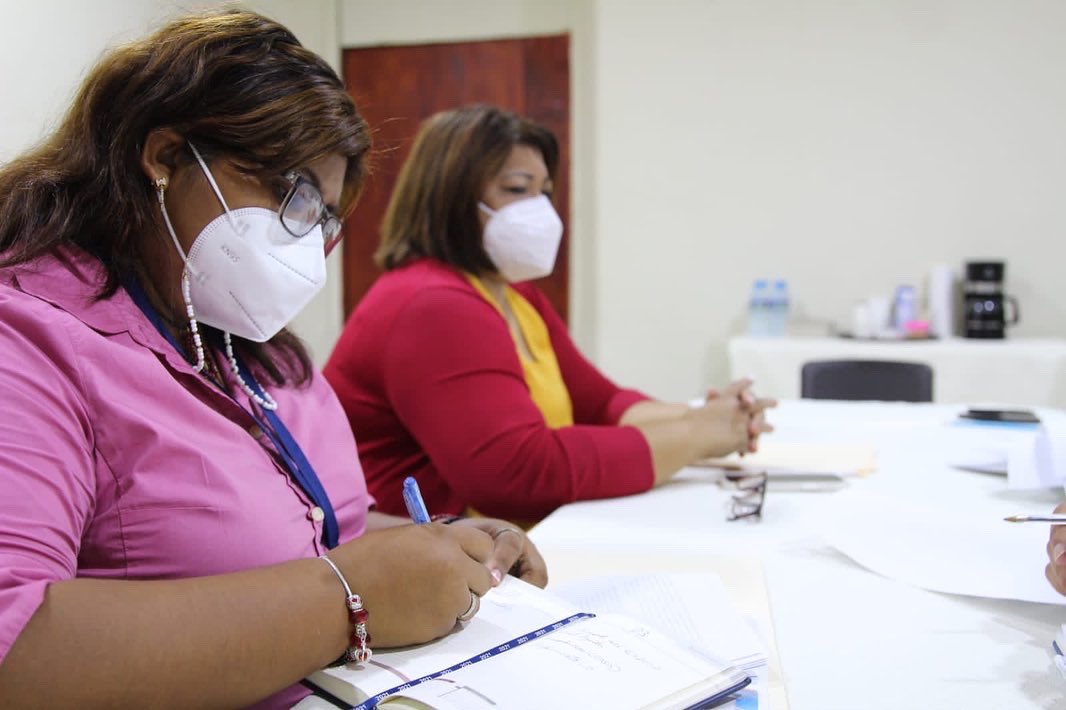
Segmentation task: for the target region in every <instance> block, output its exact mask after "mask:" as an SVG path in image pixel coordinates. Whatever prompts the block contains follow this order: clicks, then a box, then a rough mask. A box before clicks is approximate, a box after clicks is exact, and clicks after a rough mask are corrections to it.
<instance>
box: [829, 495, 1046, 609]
mask: <svg viewBox="0 0 1066 710" xmlns="http://www.w3.org/2000/svg"><path fill="white" fill-rule="evenodd" d="M819 517H820V520H819V524H818V525H819V527H820V528H821V531H822V534H823V535H824V537H825V540H826V541H827V542H828V543H829V544H831V545H832V546H833V547H835V548H837V549H838V550H840V551H841V552H843V553H844V554H845V555H847V556H848V557H850V558H852V559H853V560H854V561H856V562H857V563H859V564H860V565H862V566H863V567H866V568H867V569H870V570H872V571H874V572H877V573H878V574H881V575H884V576H886V577H890V578H892V579H897V580H899V581H902V582H905V583H907V584H912V585H914V586H917V587H922V588H924V589H929V590H933V591H937V592H947V593H949V594H965V595H969V596H977V597H990V598H995V599H1019V600H1023V601H1031V602H1044V603H1048V604H1060V605H1066V597H1063V596H1061V595H1060V594H1058V592H1056V591H1055V590H1054V589H1053V588H1052V587H1051V585H1050V584H1048V582H1047V580H1046V579H1045V578H1044V565H1045V564H1047V553H1046V551H1045V544H1046V542H1047V538H1048V526H1046V525H1041V524H1037V523H1022V524H1012V523H1007V522H1004V521H1003V520H1002V516H1001V515H996V514H993V513H990V512H989V511H988V510H982V511H980V512H977V511H975V512H972V513H966V512H944V511H943V510H938V509H937V508H935V507H934V506H933V505H931V504H927V505H923V504H920V503H915V502H912V501H902V500H898V499H893V498H887V497H884V496H877V495H874V494H872V493H866V492H856V491H848V492H844V493H839V494H837V495H835V496H834V497H833V500H832V505H827V506H824V508H823V509H822V511H821V513H820V515H819Z"/></svg>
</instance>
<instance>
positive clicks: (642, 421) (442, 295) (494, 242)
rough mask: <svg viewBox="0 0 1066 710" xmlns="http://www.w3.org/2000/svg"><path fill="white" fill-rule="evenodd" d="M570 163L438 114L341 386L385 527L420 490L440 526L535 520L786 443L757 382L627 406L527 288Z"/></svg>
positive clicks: (514, 137) (472, 112)
mask: <svg viewBox="0 0 1066 710" xmlns="http://www.w3.org/2000/svg"><path fill="white" fill-rule="evenodd" d="M558 156H559V152H558V146H557V144H556V141H555V138H554V136H552V134H551V133H550V132H549V131H547V130H546V129H544V128H542V127H540V126H538V125H536V124H534V123H532V122H530V121H528V120H525V119H522V118H520V117H518V116H516V115H514V114H511V113H508V112H505V111H502V110H500V109H497V108H493V107H489V106H471V107H466V108H462V109H458V110H454V111H447V112H444V113H440V114H437V115H435V116H433V117H431V118H430V119H428V120H427V121H426V123H425V124H424V125H423V126H422V129H421V131H420V132H419V134H418V137H417V138H416V139H415V144H414V146H413V148H412V151H411V155H410V158H409V159H408V161H407V163H406V164H405V165H404V167H403V170H402V171H401V173H400V176H399V179H398V182H397V184H396V189H395V191H394V193H393V196H392V200H391V202H390V204H389V207H388V210H387V212H386V214H385V220H384V223H383V225H382V242H381V246H380V249H379V250H378V253H377V255H376V258H377V260H378V263H379V265H381V266H382V268H384V269H385V271H386V273H385V274H384V275H383V276H382V277H381V278H380V279H379V280H378V281H377V283H375V284H374V286H373V288H372V289H371V290H370V292H369V293H368V294H367V295H366V297H365V298H364V299H363V300H362V302H361V303H360V304H359V306H358V307H357V308H356V310H355V312H354V313H353V314H352V316H351V318H350V319H349V321H348V323H347V325H346V326H345V328H344V332H343V334H342V335H341V337H340V340H339V342H338V343H337V347H336V349H335V350H334V351H333V354H332V356H331V357H330V360H329V362H328V364H327V365H326V368H325V375H326V378H327V379H328V380H329V381H330V383H331V384H332V385H333V387H334V389H335V390H336V392H337V395H338V397H339V398H340V401H341V404H342V405H343V406H344V409H345V411H346V413H347V415H348V419H349V422H350V424H351V426H352V429H353V430H354V431H355V432H358V437H357V441H358V444H359V458H360V460H361V462H362V464H363V468H364V470H365V471H366V479H367V484H368V485H369V488H370V492H371V493H372V494H373V496H374V497H375V498H376V499H377V503H378V506H379V509H380V510H382V511H384V512H387V513H397V514H400V513H402V512H403V509H404V504H403V497H402V482H403V479H404V477H406V476H408V475H413V476H414V477H415V478H416V479H417V480H418V483H419V485H420V486H421V489H422V492H423V495H424V497H425V500H426V503H427V505H428V507H429V508H430V510H431V511H432V512H434V513H454V514H459V513H462V512H464V511H466V510H468V509H474V510H476V511H477V512H479V513H482V514H485V515H493V516H499V517H505V518H510V519H515V520H527V521H530V520H537V519H539V518H542V517H544V516H545V515H547V514H548V513H550V512H551V511H552V510H553V509H555V508H556V507H558V506H560V505H563V504H564V503H569V502H571V501H575V500H582V499H589V498H607V497H612V496H621V495H628V494H632V493H639V492H641V491H646V490H648V489H649V488H651V487H652V486H654V485H656V484H658V483H662V482H663V481H666V480H668V479H669V478H670V477H671V476H672V475H673V474H674V473H676V472H677V471H678V470H679V469H681V468H682V467H684V466H686V465H688V464H690V463H692V462H693V461H695V460H697V459H701V458H704V457H708V456H722V455H726V454H729V453H731V452H734V451H748V450H753V447H754V442H755V439H756V437H758V435H759V434H760V433H762V432H765V431H769V430H770V427H769V426H768V425H766V423H765V421H764V419H763V410H764V409H765V408H766V407H767V406H769V405H771V404H772V402H770V401H769V400H757V399H755V398H754V397H753V396H752V395H751V394H750V392H749V388H750V382H746V381H741V382H738V383H734V384H733V385H731V386H730V387H728V388H726V389H725V390H723V391H722V392H721V393H720V395H718V396H714V397H712V398H710V399H708V401H707V402H706V404H704V405H703V406H702V407H698V408H689V407H688V406H686V405H683V404H668V403H663V402H656V401H653V400H651V399H649V398H648V397H646V396H645V395H643V394H641V393H639V392H637V391H635V390H628V389H620V388H619V387H617V386H616V385H614V383H612V382H611V381H610V380H608V379H607V378H606V377H604V376H603V374H601V373H600V372H599V371H598V370H597V369H596V368H595V367H594V366H593V365H592V364H591V363H589V362H588V360H586V359H585V358H584V357H583V356H582V355H581V353H580V352H579V351H578V350H577V348H576V347H575V346H574V343H573V341H572V340H571V339H570V336H569V334H568V333H567V330H566V326H565V325H564V324H563V323H562V321H561V320H560V318H559V317H558V316H557V315H556V313H555V312H554V311H553V309H552V308H551V306H550V305H549V303H548V301H547V299H546V298H545V296H544V295H543V294H542V293H541V292H540V291H538V290H537V289H536V288H535V287H534V286H532V285H531V284H528V283H523V282H525V281H528V280H530V279H535V278H539V277H542V276H546V275H547V274H548V273H550V272H551V270H552V267H553V264H554V262H555V254H556V251H557V249H558V246H559V240H560V238H561V236H562V222H561V221H560V219H559V217H558V215H557V214H556V213H555V211H554V209H553V208H552V205H551V202H550V200H549V196H550V194H551V190H552V183H553V179H554V175H555V170H556V167H557V165H558Z"/></svg>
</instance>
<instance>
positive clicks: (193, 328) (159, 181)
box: [155, 177, 207, 372]
mask: <svg viewBox="0 0 1066 710" xmlns="http://www.w3.org/2000/svg"><path fill="white" fill-rule="evenodd" d="M166 191H167V179H166V178H165V177H161V178H156V181H155V192H156V195H157V196H158V197H159V209H160V211H161V212H162V213H163V221H164V222H166V225H167V231H168V232H170V238H171V239H173V240H174V246H175V247H177V249H178V254H179V255H181V258H182V261H184V260H185V252H183V251H182V249H181V245H180V244H179V243H178V237H177V235H176V234H175V233H174V225H172V224H171V223H170V215H169V214H167V206H166V202H164V199H163V198H164V193H165V192H166ZM181 296H182V298H183V299H184V300H185V315H186V316H188V318H189V332H191V333H192V344H193V348H194V349H195V350H196V364H195V365H193V369H194V370H196V371H197V372H203V369H204V365H206V364H207V363H206V360H205V359H204V344H203V341H202V340H201V338H200V326H199V324H198V323H197V322H196V311H195V310H194V309H193V307H192V295H191V294H190V291H189V270H188V269H185V268H183V269H182V270H181Z"/></svg>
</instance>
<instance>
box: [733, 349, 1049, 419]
mask: <svg viewBox="0 0 1066 710" xmlns="http://www.w3.org/2000/svg"><path fill="white" fill-rule="evenodd" d="M846 359H862V360H908V361H913V362H924V363H926V364H928V365H930V366H931V367H932V368H933V401H934V402H948V403H970V404H973V403H993V402H995V403H1001V404H1013V405H1024V406H1048V407H1058V408H1066V340H1063V339H1058V338H1039V339H1038V338H1033V339H1011V340H998V341H996V340H993V341H988V340H966V339H963V338H953V339H949V340H933V341H903V342H898V341H856V340H847V339H844V338H792V337H786V338H754V337H749V336H741V337H735V338H731V339H730V341H729V366H730V372H731V374H732V377H733V379H737V378H739V377H752V378H754V379H755V382H756V387H757V389H758V391H759V392H760V393H761V394H766V395H768V396H775V397H781V398H786V399H794V398H797V397H799V395H800V369H801V368H802V367H803V364H804V363H806V362H810V361H812V360H846Z"/></svg>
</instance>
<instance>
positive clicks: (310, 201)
mask: <svg viewBox="0 0 1066 710" xmlns="http://www.w3.org/2000/svg"><path fill="white" fill-rule="evenodd" d="M284 177H285V180H287V181H288V182H289V189H288V191H287V192H286V193H285V197H284V198H282V200H281V206H280V207H279V208H278V216H280V217H281V224H282V225H283V226H284V227H285V231H287V232H288V233H289V234H291V235H292V236H294V237H296V238H297V239H299V238H300V237H306V236H307V235H308V234H310V233H311V230H312V229H314V228H315V226H317V225H319V224H321V225H322V239H323V241H324V248H325V251H326V254H329V253H330V252H331V251H333V247H335V246H337V243H338V242H340V240H341V236H343V233H342V232H341V221H340V220H339V219H338V218H337V216H336V215H334V214H333V213H331V212H330V211H329V209H328V208H327V207H326V201H325V200H324V199H323V198H322V192H321V191H320V190H319V189H318V187H316V186H315V184H314V183H313V182H311V181H310V180H308V179H307V178H305V177H304V176H303V175H301V174H300V173H298V172H295V171H290V172H288V173H286V174H285V176H284Z"/></svg>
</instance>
